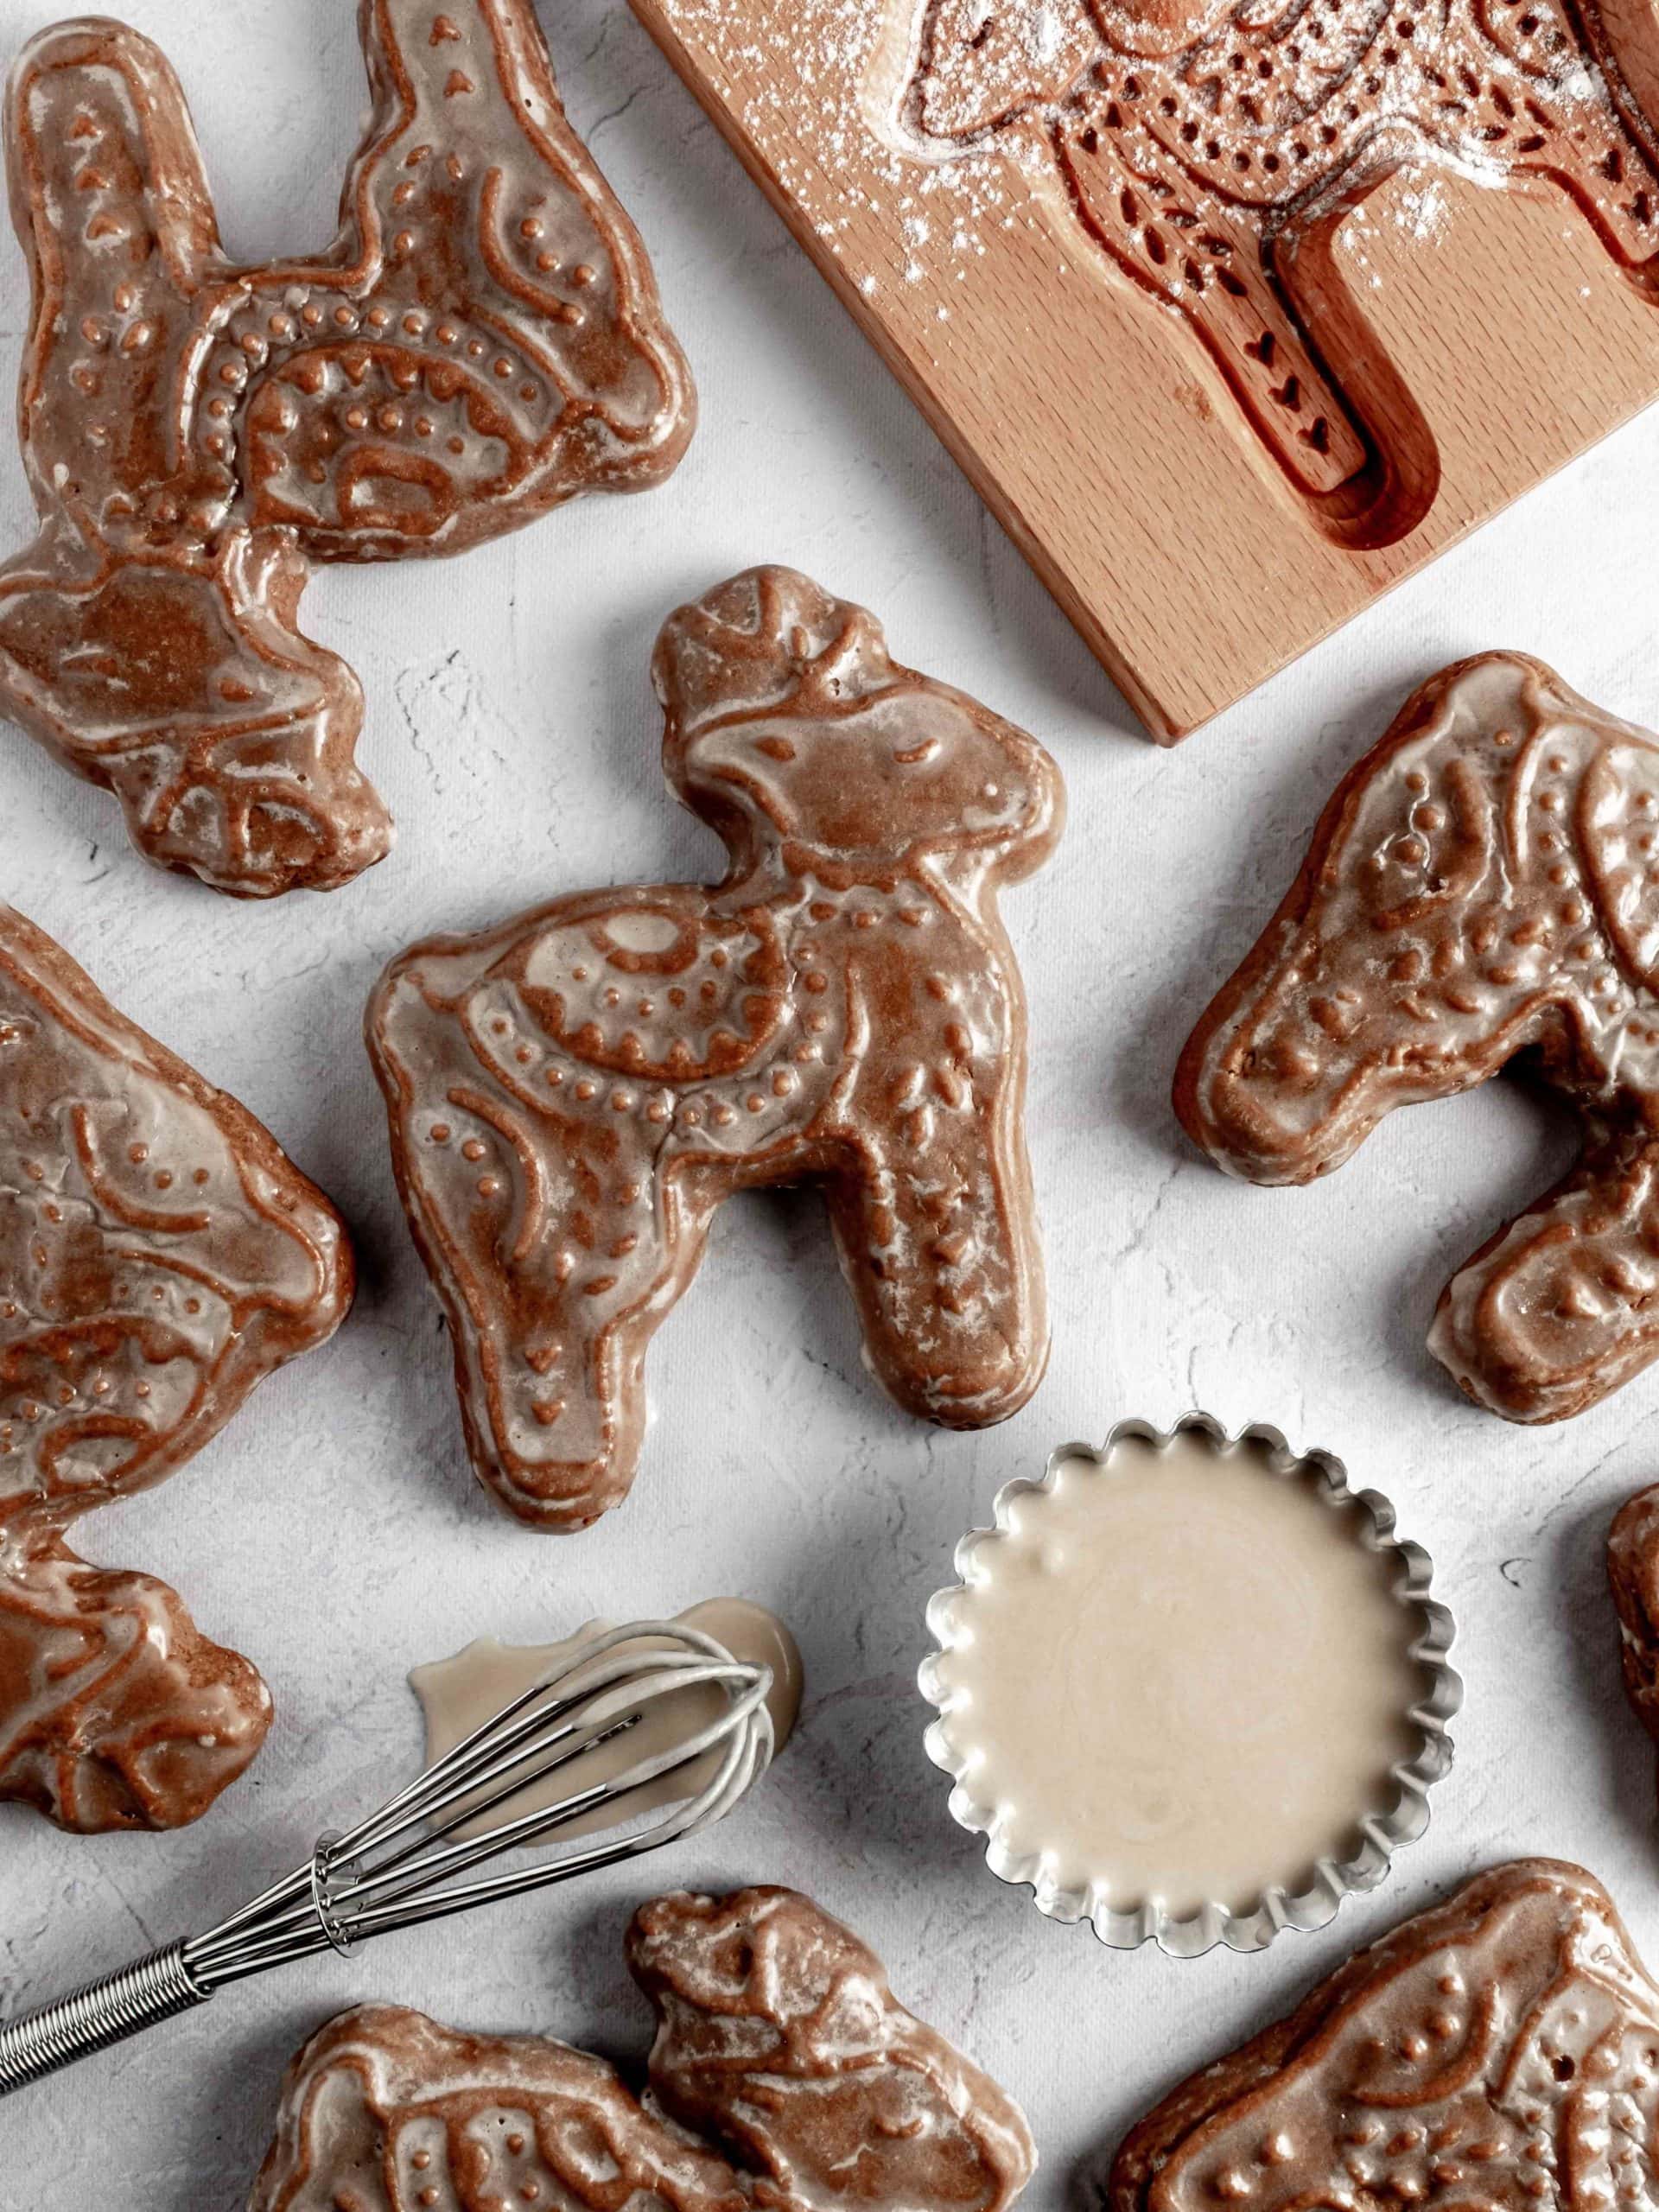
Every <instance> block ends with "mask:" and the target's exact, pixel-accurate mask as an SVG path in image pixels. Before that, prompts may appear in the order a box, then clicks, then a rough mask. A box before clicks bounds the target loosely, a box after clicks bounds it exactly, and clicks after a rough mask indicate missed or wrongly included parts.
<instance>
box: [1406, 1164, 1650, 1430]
mask: <svg viewBox="0 0 1659 2212" xmlns="http://www.w3.org/2000/svg"><path fill="white" fill-rule="evenodd" d="M1428 1344H1429V1350H1430V1351H1432V1352H1433V1354H1434V1357H1436V1358H1437V1359H1438V1360H1439V1361H1440V1363H1441V1364H1442V1365H1443V1366H1444V1367H1446V1369H1447V1370H1448V1371H1449V1372H1450V1373H1451V1375H1452V1377H1453V1378H1454V1379H1455V1381H1456V1382H1457V1383H1459V1385H1460V1387H1461V1388H1462V1389H1464V1390H1465V1391H1466V1392H1467V1393H1468V1395H1470V1396H1471V1398H1473V1399H1474V1400H1476V1402H1478V1404H1481V1405H1484V1406H1487V1407H1490V1408H1491V1410H1492V1412H1494V1413H1497V1414H1503V1416H1504V1418H1505V1419H1506V1420H1509V1421H1561V1420H1564V1419H1566V1418H1567V1416H1568V1415H1569V1414H1577V1413H1582V1412H1583V1411H1584V1410H1585V1409H1586V1407H1589V1406H1592V1405H1594V1404H1596V1403H1597V1402H1599V1400H1600V1399H1602V1398H1605V1396H1606V1395H1608V1394H1609V1392H1610V1391H1612V1390H1616V1389H1618V1388H1619V1386H1620V1385H1621V1384H1622V1383H1627V1382H1628V1381H1629V1380H1630V1377H1631V1376H1633V1375H1636V1374H1638V1373H1639V1372H1640V1371H1641V1370H1642V1369H1643V1368H1644V1367H1645V1366H1647V1365H1648V1363H1649V1361H1650V1360H1652V1359H1653V1358H1654V1357H1656V1355H1659V1143H1655V1142H1651V1141H1649V1142H1643V1141H1641V1140H1640V1139H1638V1138H1637V1137H1634V1136H1633V1137H1630V1138H1629V1139H1624V1140H1614V1141H1609V1142H1608V1143H1607V1144H1605V1146H1603V1147H1600V1148H1599V1150H1598V1152H1597V1154H1595V1155H1594V1156H1593V1157H1592V1159H1591V1160H1586V1162H1585V1163H1584V1164H1583V1165H1582V1166H1580V1168H1579V1169H1578V1171H1577V1172H1576V1173H1574V1174H1573V1175H1571V1176H1570V1177H1568V1179H1567V1181H1566V1182H1565V1183H1563V1184H1562V1185H1560V1187H1559V1189H1557V1190H1555V1191H1554V1192H1550V1193H1549V1195H1548V1197H1546V1198H1541V1199H1540V1200H1539V1202H1538V1204H1537V1205H1535V1206H1533V1207H1531V1208H1529V1210H1528V1211H1527V1212H1525V1213H1523V1214H1522V1215H1520V1216H1519V1217H1518V1218H1517V1219H1516V1220H1515V1221H1513V1222H1511V1223H1510V1225H1509V1226H1508V1228H1506V1229H1503V1230H1500V1231H1499V1232H1498V1234H1497V1236H1495V1237H1493V1238H1492V1240H1491V1243H1488V1244H1487V1245H1485V1246H1484V1248H1483V1249H1482V1250H1480V1251H1479V1252H1478V1253H1477V1254H1476V1255H1475V1256H1474V1258H1473V1259H1472V1260H1471V1261H1470V1262H1468V1264H1467V1265H1466V1266H1465V1267H1464V1268H1461V1269H1460V1270H1459V1273H1458V1274H1456V1275H1455V1276H1453V1278H1452V1281H1451V1282H1450V1283H1448V1284H1447V1286H1446V1289H1445V1291H1444V1292H1443V1293H1442V1294H1441V1296H1440V1306H1439V1309H1438V1311H1437V1312H1436V1313H1435V1317H1434V1325H1433V1329H1432V1330H1431V1331H1430V1332H1429V1339H1428Z"/></svg>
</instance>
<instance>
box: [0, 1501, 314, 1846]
mask: <svg viewBox="0 0 1659 2212" xmlns="http://www.w3.org/2000/svg"><path fill="white" fill-rule="evenodd" d="M269 1728H270V1695H269V1694H268V1693H267V1691H266V1689H265V1686H264V1683H263V1682H262V1681H260V1679H259V1677H258V1675H257V1674H256V1673H255V1672H254V1670H253V1669H252V1668H251V1666H250V1665H249V1664H248V1662H247V1661H246V1660H245V1659H242V1658H239V1657H238V1656H237V1655H236V1654H235V1653H234V1652H228V1651H224V1650H221V1649H219V1648H218V1647H217V1646H216V1645H213V1644H211V1643H208V1642H207V1638H206V1637H204V1636H203V1635H202V1634H201V1632H200V1630H199V1629H198V1628H197V1627H196V1626H195V1624H194V1622H193V1621H192V1620H191V1618H190V1617H189V1615H188V1613H187V1612H186V1611H185V1610H184V1607H183V1605H181V1603H180V1601H179V1599H178V1596H177V1594H176V1592H174V1591H172V1590H169V1589H168V1586H167V1585H166V1584H165V1583H164V1582H158V1581H156V1580H154V1579H153V1577H151V1576H149V1575H147V1574H133V1573H119V1572H115V1571H106V1570H105V1569H103V1568H99V1567H88V1566H86V1564H85V1563H84V1562H83V1561H82V1560H78V1559H76V1558H75V1556H74V1555H73V1553H72V1552H70V1551H69V1550H68V1549H67V1548H66V1547H65V1546H64V1544H63V1543H62V1542H61V1541H58V1540H54V1541H48V1542H47V1543H46V1544H45V1545H43V1546H41V1548H38V1549H34V1550H29V1549H25V1550H24V1551H23V1552H22V1555H21V1557H20V1558H18V1559H16V1560H15V1561H14V1563H13V1564H12V1565H11V1566H10V1567H8V1568H7V1570H6V1571H5V1572H4V1573H0V1798H6V1797H11V1798H17V1799H21V1800H22V1802H25V1803H27V1804H31V1805H35V1806H36V1807H38V1808H39V1809H40V1810H41V1812H43V1813H45V1814H46V1815H48V1818H49V1819H51V1820H54V1821H56V1822H57V1824H58V1826H59V1827H63V1828H68V1829H73V1830H75V1831H77V1832H79V1833H80V1834H97V1833H99V1832H101V1831H103V1830H106V1829H111V1828H157V1827H176V1826H178V1825H179V1824H180V1823H181V1822H182V1821H194V1820H195V1819H197V1818H199V1817H200V1815H201V1814H203V1813H205V1812H206V1811H207V1808H208V1807H209V1805H211V1804H212V1803H213V1800H214V1799H215V1798H216V1797H217V1796H219V1792H220V1791H221V1790H222V1789H225V1788H226V1785H227V1784H228V1783H232V1782H234V1781H235V1779H236V1777H238V1775H239V1774H240V1773H241V1772H242V1770H244V1768H245V1767H246V1766H247V1765H248V1764H249V1762H250V1761H251V1759H252V1758H253V1757H254V1755H255V1753H256V1752H257V1751H258V1749H259V1746H260V1745H262V1744H263V1743H264V1739H265V1734H266V1732H267V1730H268V1729H269Z"/></svg>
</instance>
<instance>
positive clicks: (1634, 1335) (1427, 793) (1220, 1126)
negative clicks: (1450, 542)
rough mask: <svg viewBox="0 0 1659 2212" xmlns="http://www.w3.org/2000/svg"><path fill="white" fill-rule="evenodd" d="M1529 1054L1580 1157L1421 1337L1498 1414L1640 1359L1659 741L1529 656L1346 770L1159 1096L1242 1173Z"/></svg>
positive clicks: (1564, 1404)
mask: <svg viewBox="0 0 1659 2212" xmlns="http://www.w3.org/2000/svg"><path fill="white" fill-rule="evenodd" d="M1519 1053H1525V1054H1526V1055H1527V1056H1528V1058H1529V1063H1530V1065H1533V1066H1534V1067H1535V1070H1536V1071H1537V1072H1538V1073H1539V1074H1540V1075H1541V1077H1543V1079H1544V1080H1545V1081H1546V1082H1548V1084H1550V1085H1551V1086H1552V1087H1553V1088H1554V1089H1555V1090H1558V1091H1559V1092H1560V1094H1561V1095H1562V1096H1564V1097H1565V1098H1566V1099H1567V1102H1568V1103H1569V1104H1570V1105H1571V1106H1572V1107H1573V1110H1574V1111H1575V1113H1576V1114H1577V1115H1578V1116H1579V1117H1580V1122H1581V1123H1582V1127H1583V1130H1584V1149H1583V1154H1582V1156H1581V1158H1580V1162H1579V1165H1578V1166H1576V1167H1575V1169H1574V1170H1573V1173H1571V1174H1570V1175H1569V1176H1568V1177H1567V1179H1566V1180H1565V1182H1563V1183H1562V1184H1560V1185H1559V1186H1558V1187H1557V1188H1556V1189H1555V1190H1554V1191H1551V1192H1548V1194H1547V1195H1546V1196H1545V1197H1543V1198H1540V1199H1539V1200H1538V1201H1537V1202H1536V1203H1535V1205H1532V1206H1530V1207H1529V1208H1528V1210H1527V1211H1525V1212H1524V1213H1522V1214H1521V1215H1520V1216H1519V1217H1517V1218H1516V1220H1515V1221H1513V1222H1511V1223H1510V1224H1509V1226H1508V1227H1507V1228H1505V1229H1502V1230H1498V1232H1497V1235H1496V1236H1493V1237H1491V1239H1490V1240H1489V1242H1488V1243H1486V1244H1484V1246H1483V1247H1482V1248H1481V1249H1480V1250H1479V1251H1478V1252H1477V1253H1476V1254H1475V1255H1474V1256H1473V1258H1472V1259H1471V1260H1470V1261H1469V1262H1467V1263H1466V1264H1465V1266H1464V1268H1462V1269H1461V1270H1460V1271H1459V1274H1456V1275H1455V1276H1454V1277H1453V1278H1452V1281H1451V1282H1450V1283H1449V1284H1448V1285H1447V1287H1446V1290H1445V1291H1444V1292H1443V1293H1442V1294H1441V1297H1440V1308H1439V1311H1438V1313H1437V1314H1436V1317H1435V1321H1434V1326H1433V1333H1432V1334H1431V1336H1430V1338H1429V1344H1430V1348H1431V1350H1432V1351H1433V1352H1434V1354H1435V1356H1436V1357H1438V1358H1439V1359H1440V1361H1442V1363H1444V1364H1445V1365H1446V1368H1447V1369H1449V1370H1450V1371H1451V1373H1452V1376H1454V1377H1455V1378H1456V1379H1457V1381H1458V1382H1459V1383H1460V1384H1461V1385H1462V1387H1463V1388H1464V1389H1465V1390H1466V1391H1467V1392H1468V1394H1469V1395H1470V1396H1471V1397H1472V1398H1474V1399H1476V1400H1477V1401H1478V1402H1480V1403H1481V1404H1483V1405H1486V1406H1489V1407H1491V1408H1492V1410H1493V1411H1494V1412H1496V1413H1500V1414H1505V1415H1506V1416H1507V1417H1508V1418H1509V1419H1510V1420H1512V1421H1559V1420H1560V1419H1562V1418H1564V1417H1565V1416H1566V1415H1567V1414H1575V1413H1580V1412H1582V1411H1583V1410H1584V1408H1586V1406H1591V1405H1593V1404H1595V1403H1596V1402H1597V1401H1598V1400H1599V1399H1600V1398H1603V1397H1605V1395H1607V1393H1608V1392H1609V1391H1611V1390H1614V1389H1618V1386H1619V1385H1620V1384H1621V1383H1625V1382H1628V1381H1629V1380H1630V1376H1633V1375H1635V1374H1637V1373H1638V1372H1639V1371H1640V1370H1642V1369H1643V1367H1645V1366H1646V1365H1647V1364H1648V1363H1649V1361H1650V1360H1651V1359H1652V1358H1653V1357H1655V1355H1656V1353H1659V740H1656V739H1655V738H1654V737H1652V736H1651V735H1649V733H1648V732H1647V731H1645V730H1640V729H1637V728H1632V727H1631V726H1630V724H1629V723H1627V722H1621V721H1615V720H1614V719H1613V717H1612V716H1611V715H1605V714H1603V713H1602V712H1601V711H1600V710H1599V709H1598V708H1596V707H1593V706H1592V705H1591V704H1590V702H1589V701H1588V700H1586V699H1581V698H1580V697H1579V696H1578V695H1577V693H1576V692H1573V691H1572V690H1568V688H1567V685H1566V684H1565V683H1562V682H1561V680H1560V677H1558V676H1556V675H1555V674H1554V672H1553V671H1551V670H1549V669H1548V668H1546V667H1544V665H1543V664H1541V662H1539V661H1535V660H1531V659H1529V658H1527V657H1526V656H1525V655H1524V654H1521V653H1488V654H1485V655H1483V656H1482V657H1481V658H1478V659H1475V660H1470V661H1464V662H1461V663H1459V664H1457V665H1456V666H1454V667H1452V668H1449V669H1446V670H1445V671H1442V673H1441V674H1440V675H1439V676H1436V677H1433V678H1431V679H1430V681H1429V682H1428V683H1426V684H1424V685H1423V686H1422V688H1421V690H1419V691H1417V692H1416V693H1414V695H1413V696H1412V697H1411V698H1410V699H1409V700H1408V702H1406V705H1405V707H1404V708H1403V709H1402V711H1401V713H1400V715H1399V716H1398V718H1397V720H1396V721H1395V722H1394V724H1393V726H1392V727H1391V728H1389V731H1388V733H1387V734H1386V735H1385V736H1384V737H1383V739H1382V741H1381V742H1380V743H1379V744H1378V745H1376V747H1374V748H1373V749H1372V751H1371V752H1370V753H1367V754H1366V756H1365V758H1364V759H1363V760H1361V761H1360V762H1359V763H1358V764H1357V766H1356V767H1354V769H1353V770H1352V771H1351V772H1350V774H1349V775H1348V777H1347V778H1346V779H1345V780H1344V783H1343V784H1342V785H1341V786H1340V787H1339V788H1338V791H1337V793H1336V795H1335V797H1334V798H1332V801H1331V803H1330V804H1329V805H1328V806H1327V807H1326V809H1325V812H1324V814H1323V815H1322V816H1321V817H1320V818H1319V827H1318V828H1317V829H1316V830H1315V832H1314V836H1313V846H1312V848H1311V849H1310V851H1309V853H1308V855H1307V858H1306V861H1305V862H1304V863H1303V868H1302V872H1301V874H1300V876H1299V877H1298V878H1297V880H1296V881H1295V883H1294V885H1293V886H1292V887H1291V889H1290V891H1289V892H1288V893H1287V896H1286V898H1285V900H1284V903H1283V905H1282V906H1281V907H1280V909H1279V912H1278V913H1277V914H1276V915H1275V916H1274V919H1273V921H1272V922H1271V923H1270V924H1269V925H1268V929H1267V931H1265V933H1264V934H1263V936H1262V938H1261V940H1260V942H1259V943H1258V944H1256V946H1255V950H1253V951H1252V952H1251V953H1250V954H1249V956H1248V957H1247V958H1246V959H1245V961H1244V963H1243V966H1242V967H1241V968H1240V969H1239V970H1238V972H1237V974H1236V975H1235V976H1233V978H1232V980H1231V982H1229V983H1228V984H1226V985H1225V987H1224V988H1223V989H1222V991H1221V992H1220V993H1219V994H1218V995H1217V998H1216V999H1215V1000H1214V1001H1213V1002H1212V1004H1211V1006H1210V1007H1209V1008H1208V1010H1207V1011H1206V1013H1205V1015H1204V1017H1203V1019H1202V1020H1201V1021H1200V1022H1199V1024H1198V1027H1197V1029H1196V1030H1195V1031H1194V1033H1193V1034H1192V1037H1191V1038H1190V1039H1188V1042H1187V1045H1186V1047H1185V1051H1184V1052H1183V1053H1182V1056H1181V1062H1180V1066H1179V1070H1178V1071H1177V1075H1176V1078H1175V1108H1176V1111H1177V1113H1178V1114H1179V1116H1180V1118H1181V1121H1182V1122H1183V1123H1184V1124H1185V1127H1186V1128H1187V1130H1188V1132H1189V1134H1190V1135H1192V1137H1193V1138H1194V1140H1195V1141H1197V1142H1198V1144H1200V1145H1201V1146H1202V1147H1204V1149H1205V1151H1206V1152H1207V1153H1208V1154H1210V1156H1211V1159H1213V1160H1215V1161H1216V1162H1217V1165H1219V1166H1223V1167H1224V1168H1226V1169H1227V1170H1228V1171H1229V1172H1230V1173H1233V1174H1236V1175H1242V1176H1246V1177H1248V1178H1249V1179H1250V1180H1251V1181H1253V1182H1258V1183H1305V1182H1311V1181H1312V1180H1313V1178H1314V1177H1315V1176H1319V1175H1324V1174H1325V1173H1328V1172H1329V1171H1330V1170H1331V1169H1332V1168H1334V1167H1338V1166H1340V1165H1341V1164H1342V1162H1343V1161H1344V1160H1346V1159H1347V1158H1348V1156H1349V1154H1351V1152H1353V1150H1354V1149H1355V1147H1357V1146H1358V1145H1359V1144H1360V1143H1361V1142H1362V1141H1363V1140H1364V1138H1365V1137H1366V1136H1367V1135H1369V1134H1370V1131H1371V1130H1372V1129H1373V1128H1376V1124H1377V1122H1379V1121H1381V1120H1382V1118H1383V1116H1384V1115H1385V1114H1387V1113H1389V1112H1391V1111H1392V1110H1393V1109H1394V1108H1395V1107H1396V1106H1406V1105H1411V1104H1414V1103H1416V1102H1418V1101H1420V1100H1424V1099H1430V1098H1445V1097H1449V1096H1452V1094H1454V1093H1455V1092H1458V1091H1460V1090H1469V1089H1470V1088H1471V1086H1472V1085H1474V1084H1478V1083H1484V1081H1485V1080H1486V1079H1487V1077H1489V1076H1492V1075H1496V1074H1497V1071H1498V1070H1499V1069H1500V1068H1501V1067H1503V1065H1505V1063H1506V1062H1508V1061H1510V1060H1511V1059H1513V1058H1515V1057H1516V1055H1517V1054H1519Z"/></svg>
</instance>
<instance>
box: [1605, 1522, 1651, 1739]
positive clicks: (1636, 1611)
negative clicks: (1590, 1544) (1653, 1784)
mask: <svg viewBox="0 0 1659 2212" xmlns="http://www.w3.org/2000/svg"><path fill="white" fill-rule="evenodd" d="M1607 1580H1608V1582H1609V1583H1610V1584H1611V1588H1612V1592H1613V1605H1614V1607H1615V1609H1616V1611H1618V1632H1619V1662H1620V1665H1621V1667H1622V1668H1623V1669H1624V1694H1625V1696H1626V1697H1627V1698H1629V1700H1630V1710H1631V1712H1632V1713H1635V1715H1636V1717H1637V1719H1638V1720H1639V1721H1640V1722H1641V1723H1642V1726H1643V1727H1644V1728H1645V1729H1646V1730H1647V1732H1648V1733H1649V1736H1651V1737H1652V1738H1653V1740H1654V1742H1655V1744H1656V1745H1659V1483H1656V1484H1653V1485H1652V1486H1651V1487H1650V1488H1649V1489H1647V1490H1642V1491H1637V1494H1636V1496H1635V1497H1632V1498H1627V1499H1626V1500H1625V1502H1624V1504H1623V1505H1622V1506H1620V1508H1619V1510H1618V1512H1617V1513H1616V1514H1615V1515H1614V1516H1613V1525H1612V1527H1611V1529H1609V1530H1608V1532H1607Z"/></svg>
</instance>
